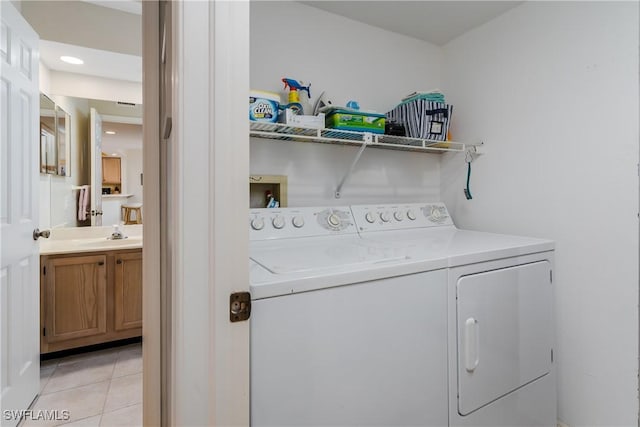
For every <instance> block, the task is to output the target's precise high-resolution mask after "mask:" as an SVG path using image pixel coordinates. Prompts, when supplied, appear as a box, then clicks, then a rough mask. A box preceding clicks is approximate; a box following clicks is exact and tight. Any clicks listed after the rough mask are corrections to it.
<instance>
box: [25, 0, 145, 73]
mask: <svg viewBox="0 0 640 427" xmlns="http://www.w3.org/2000/svg"><path fill="white" fill-rule="evenodd" d="M141 12H142V4H141V3H140V2H139V1H46V0H45V1H23V2H22V15H23V16H24V17H25V19H26V20H27V21H28V22H29V24H30V25H31V26H32V27H33V28H34V29H35V30H36V32H37V33H38V35H39V36H40V39H41V40H40V55H41V58H42V61H43V63H44V64H45V65H46V66H47V67H48V68H49V69H51V70H55V71H66V72H72V73H76V74H85V75H91V76H98V77H106V78H111V79H116V80H126V81H132V82H141V81H142V17H141V15H140V14H141ZM61 55H68V56H75V57H77V58H81V59H82V60H84V64H82V65H69V64H66V63H64V62H62V61H60V56H61Z"/></svg>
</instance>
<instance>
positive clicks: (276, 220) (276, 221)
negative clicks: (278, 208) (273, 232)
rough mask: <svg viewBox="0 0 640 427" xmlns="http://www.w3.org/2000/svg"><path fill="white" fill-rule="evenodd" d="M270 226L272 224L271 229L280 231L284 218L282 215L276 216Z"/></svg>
mask: <svg viewBox="0 0 640 427" xmlns="http://www.w3.org/2000/svg"><path fill="white" fill-rule="evenodd" d="M271 224H273V228H277V229H278V230H280V229H281V228H283V227H284V217H283V216H282V215H277V216H276V217H274V218H273V219H272V220H271Z"/></svg>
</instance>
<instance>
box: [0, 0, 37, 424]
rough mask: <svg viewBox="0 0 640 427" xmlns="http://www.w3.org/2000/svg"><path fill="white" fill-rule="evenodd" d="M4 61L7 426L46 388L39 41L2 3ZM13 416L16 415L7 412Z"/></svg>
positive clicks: (1, 183) (2, 249)
mask: <svg viewBox="0 0 640 427" xmlns="http://www.w3.org/2000/svg"><path fill="white" fill-rule="evenodd" d="M1 10H2V13H1V16H2V19H1V20H2V35H1V38H0V62H1V63H2V67H1V68H2V74H1V77H0V86H1V89H2V104H1V105H0V117H1V121H0V135H1V136H0V147H1V149H0V240H1V246H0V259H1V262H0V424H1V425H2V426H15V425H16V424H17V423H18V421H19V419H18V417H19V416H16V413H15V412H13V411H20V410H25V409H27V408H28V407H29V405H30V404H31V402H32V401H33V399H34V398H35V397H36V394H37V393H38V390H39V385H40V357H39V356H40V347H39V337H40V335H39V326H38V325H39V322H40V293H39V290H40V286H39V274H38V272H39V248H38V242H37V241H35V240H34V239H33V231H34V229H35V228H37V227H38V213H39V210H38V161H39V152H38V147H39V143H38V140H39V134H40V132H39V129H38V121H39V119H38V110H39V92H38V58H39V54H38V35H37V34H36V32H35V31H33V29H32V28H31V27H30V26H29V24H27V22H26V21H25V20H24V19H23V18H22V16H21V15H20V13H18V11H17V10H16V9H15V8H14V7H13V6H12V4H11V3H10V2H8V1H3V2H2V9H1ZM5 411H10V412H5Z"/></svg>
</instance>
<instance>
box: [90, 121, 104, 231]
mask: <svg viewBox="0 0 640 427" xmlns="http://www.w3.org/2000/svg"><path fill="white" fill-rule="evenodd" d="M89 133H90V134H89V142H90V144H91V183H90V185H91V226H96V225H102V118H101V117H100V114H98V112H97V111H96V109H95V108H92V109H91V129H89Z"/></svg>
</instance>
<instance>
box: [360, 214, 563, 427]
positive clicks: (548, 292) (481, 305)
mask: <svg viewBox="0 0 640 427" xmlns="http://www.w3.org/2000/svg"><path fill="white" fill-rule="evenodd" d="M352 212H353V215H354V219H355V221H356V224H357V227H358V231H359V232H360V234H361V236H362V237H363V240H367V241H375V242H378V243H381V244H382V243H384V244H386V245H388V246H390V247H392V248H394V250H396V251H402V250H403V248H404V250H405V251H406V254H407V256H410V257H413V258H419V257H421V256H426V257H432V256H433V254H437V253H439V254H441V255H444V256H445V257H446V258H447V266H448V278H447V283H448V290H447V308H448V315H447V316H448V322H447V323H448V327H447V329H448V348H449V359H448V372H449V390H448V401H449V425H450V426H505V427H507V426H509V427H516V426H549V427H551V426H555V425H556V384H555V367H554V363H553V345H554V333H553V330H554V321H553V309H552V307H553V290H552V271H553V250H554V244H553V242H552V241H549V240H542V239H533V238H526V237H518V236H507V235H500V234H493V233H483V232H475V231H467V230H459V229H457V228H456V227H455V226H454V224H453V222H452V220H451V218H450V216H449V214H448V212H447V209H446V207H445V206H444V205H443V204H441V203H431V204H402V205H379V206H352Z"/></svg>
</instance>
